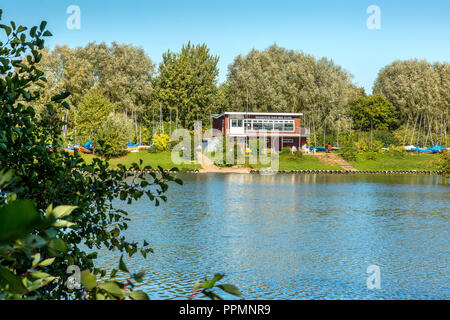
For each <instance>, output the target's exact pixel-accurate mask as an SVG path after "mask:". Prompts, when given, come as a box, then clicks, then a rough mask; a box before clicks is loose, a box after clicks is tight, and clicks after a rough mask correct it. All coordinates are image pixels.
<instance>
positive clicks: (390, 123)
mask: <svg viewBox="0 0 450 320" xmlns="http://www.w3.org/2000/svg"><path fill="white" fill-rule="evenodd" d="M351 115H352V119H353V128H354V129H355V130H364V131H368V130H371V129H390V130H393V129H396V127H397V126H398V125H397V124H398V122H397V119H396V118H397V112H396V110H395V107H394V106H393V105H392V103H390V102H389V100H387V99H386V98H385V97H383V96H381V95H373V96H368V97H362V98H360V99H358V100H356V101H355V102H353V103H352V105H351Z"/></svg>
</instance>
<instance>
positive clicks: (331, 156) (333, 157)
mask: <svg viewBox="0 0 450 320" xmlns="http://www.w3.org/2000/svg"><path fill="white" fill-rule="evenodd" d="M314 156H315V157H317V158H318V159H319V160H320V161H322V162H323V163H326V164H328V165H332V166H333V165H338V166H340V167H342V169H344V170H346V171H358V170H356V169H355V168H353V167H352V165H351V164H350V163H348V162H347V161H345V160H344V159H342V158H341V157H340V156H339V155H337V154H336V153H316V154H314Z"/></svg>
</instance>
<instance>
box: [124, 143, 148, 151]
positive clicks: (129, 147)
mask: <svg viewBox="0 0 450 320" xmlns="http://www.w3.org/2000/svg"><path fill="white" fill-rule="evenodd" d="M151 147H152V146H141V145H140V144H139V143H138V144H136V145H134V144H132V143H131V142H128V144H127V151H128V152H139V151H140V150H149V149H150V148H151Z"/></svg>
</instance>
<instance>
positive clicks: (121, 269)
mask: <svg viewBox="0 0 450 320" xmlns="http://www.w3.org/2000/svg"><path fill="white" fill-rule="evenodd" d="M119 270H120V271H123V272H126V273H130V271H128V268H127V266H126V265H125V262H123V255H122V256H121V257H120V262H119Z"/></svg>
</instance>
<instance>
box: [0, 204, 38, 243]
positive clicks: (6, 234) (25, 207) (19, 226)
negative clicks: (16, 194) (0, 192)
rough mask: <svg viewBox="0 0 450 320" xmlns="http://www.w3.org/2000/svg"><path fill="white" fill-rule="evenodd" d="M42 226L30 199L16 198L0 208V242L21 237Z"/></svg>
mask: <svg viewBox="0 0 450 320" xmlns="http://www.w3.org/2000/svg"><path fill="white" fill-rule="evenodd" d="M41 226H43V221H42V220H41V218H40V216H39V213H38V212H37V211H36V209H35V207H34V205H33V203H32V202H31V201H30V200H17V201H14V202H11V203H9V204H7V205H4V206H3V207H1V208H0V244H2V243H7V242H9V241H11V240H15V239H18V238H21V237H22V236H24V235H26V234H27V233H29V232H30V231H32V230H35V229H37V228H39V227H41Z"/></svg>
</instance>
